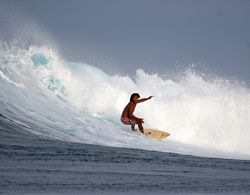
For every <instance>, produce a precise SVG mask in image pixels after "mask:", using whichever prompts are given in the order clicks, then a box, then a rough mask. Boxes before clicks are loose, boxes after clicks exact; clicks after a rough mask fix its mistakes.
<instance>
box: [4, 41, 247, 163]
mask: <svg viewBox="0 0 250 195" xmlns="http://www.w3.org/2000/svg"><path fill="white" fill-rule="evenodd" d="M171 78H175V79H171ZM0 81H1V82H0V90H1V93H0V102H1V114H2V115H4V116H5V117H8V118H10V119H11V120H13V121H15V122H16V123H18V124H20V125H22V126H24V127H26V129H27V130H28V131H30V132H31V133H34V134H37V135H41V136H43V137H46V138H50V139H59V140H66V141H70V142H80V143H88V144H97V145H107V146H115V147H129V148H141V149H146V150H157V151H164V152H177V153H184V154H194V155H200V156H220V157H230V158H249V156H250V151H249V148H250V131H249V127H250V120H249V119H250V90H249V89H248V88H247V87H244V86H242V85H239V84H237V83H232V82H229V81H227V80H225V79H220V78H210V79H208V78H206V79H205V78H204V76H201V74H197V73H195V72H192V71H190V70H186V71H184V72H183V73H181V74H176V75H172V76H171V77H167V76H164V77H163V76H159V75H158V74H148V73H146V72H145V71H143V70H142V69H140V70H137V72H136V75H135V76H134V79H133V78H131V77H129V76H120V75H113V76H110V75H108V74H106V73H105V72H104V71H103V70H101V69H99V68H97V67H95V66H92V65H89V64H86V63H73V62H67V61H65V60H63V58H62V57H60V55H59V54H57V53H56V52H55V51H54V50H53V49H51V48H48V47H46V46H35V45H31V46H29V47H21V46H17V45H14V44H13V45H11V44H7V43H4V42H2V43H1V50H0ZM132 92H139V93H140V94H141V96H149V95H154V96H155V97H154V98H153V99H152V100H150V101H147V102H146V103H143V104H141V105H138V107H137V108H136V113H135V115H138V116H140V117H143V118H144V119H145V122H146V123H145V126H146V127H153V128H156V129H163V130H166V131H168V132H170V133H171V136H170V137H169V139H167V140H165V141H162V142H157V141H154V140H151V139H149V138H147V137H144V136H140V135H137V134H135V133H133V132H131V131H130V128H129V127H128V126H123V125H122V124H121V123H120V121H119V118H120V113H121V111H122V109H123V107H124V106H125V105H126V104H127V102H128V100H129V96H130V94H131V93H132Z"/></svg>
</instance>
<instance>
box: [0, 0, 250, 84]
mask: <svg viewBox="0 0 250 195" xmlns="http://www.w3.org/2000/svg"><path fill="white" fill-rule="evenodd" d="M1 1H2V2H4V3H5V4H8V5H9V6H10V7H13V8H15V10H16V11H18V12H19V13H20V14H23V15H25V16H26V17H29V18H31V19H32V20H33V21H34V22H35V23H36V24H37V25H39V26H40V27H41V29H43V30H44V31H46V32H48V33H50V34H51V35H52V37H53V39H55V42H56V43H57V45H58V48H59V50H60V52H61V53H62V55H63V56H64V57H65V58H67V59H68V60H70V61H85V62H88V63H90V64H93V65H97V66H99V67H101V68H102V69H103V70H104V71H106V72H108V73H112V74H113V73H121V74H127V73H128V74H134V72H135V70H136V69H138V68H143V69H144V70H145V71H147V72H153V73H160V74H162V73H166V72H168V71H171V70H173V69H176V67H178V64H183V65H188V64H191V63H194V64H203V66H205V67H206V69H209V70H211V72H216V73H218V75H225V76H230V77H233V76H236V77H239V78H241V79H243V80H245V79H248V78H250V1H249V0H123V1H121V0H1ZM198 66H199V65H198Z"/></svg>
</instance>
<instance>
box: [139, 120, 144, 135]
mask: <svg viewBox="0 0 250 195" xmlns="http://www.w3.org/2000/svg"><path fill="white" fill-rule="evenodd" d="M137 124H138V127H139V129H140V131H141V132H142V133H143V134H144V129H143V126H142V123H141V122H139V121H137Z"/></svg>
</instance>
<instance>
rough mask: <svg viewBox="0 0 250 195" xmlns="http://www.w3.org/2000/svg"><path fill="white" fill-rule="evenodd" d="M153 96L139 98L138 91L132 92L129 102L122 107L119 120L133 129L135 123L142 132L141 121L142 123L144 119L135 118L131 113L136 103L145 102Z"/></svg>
mask: <svg viewBox="0 0 250 195" xmlns="http://www.w3.org/2000/svg"><path fill="white" fill-rule="evenodd" d="M152 97H153V96H149V97H148V98H141V99H139V98H140V95H139V94H138V93H133V94H132V95H131V97H130V102H129V103H128V104H127V105H126V107H125V108H124V110H123V112H122V115H121V122H122V123H124V124H126V125H131V128H132V130H133V131H135V125H136V124H137V125H138V127H139V129H140V131H141V132H142V133H144V130H143V126H142V123H144V120H143V119H142V118H137V117H136V116H134V115H133V113H134V110H135V107H136V104H138V103H141V102H145V101H147V100H149V99H151V98H152Z"/></svg>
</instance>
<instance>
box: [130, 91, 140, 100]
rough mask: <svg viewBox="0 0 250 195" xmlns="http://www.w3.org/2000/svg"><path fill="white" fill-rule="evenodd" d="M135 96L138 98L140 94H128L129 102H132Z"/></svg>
mask: <svg viewBox="0 0 250 195" xmlns="http://www.w3.org/2000/svg"><path fill="white" fill-rule="evenodd" d="M135 96H137V97H138V98H140V95H139V93H133V94H132V95H131V96H130V102H133V98H134V97H135Z"/></svg>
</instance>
